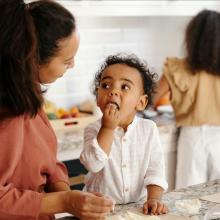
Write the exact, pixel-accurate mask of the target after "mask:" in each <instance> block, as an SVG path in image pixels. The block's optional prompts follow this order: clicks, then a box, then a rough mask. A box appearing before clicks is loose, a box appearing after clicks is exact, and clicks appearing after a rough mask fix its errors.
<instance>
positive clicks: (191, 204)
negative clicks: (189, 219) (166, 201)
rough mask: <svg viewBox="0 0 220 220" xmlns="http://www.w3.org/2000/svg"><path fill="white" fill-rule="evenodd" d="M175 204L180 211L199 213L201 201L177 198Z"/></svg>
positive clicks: (189, 213)
mask: <svg viewBox="0 0 220 220" xmlns="http://www.w3.org/2000/svg"><path fill="white" fill-rule="evenodd" d="M175 206H176V208H177V209H178V211H180V212H182V213H185V214H188V215H195V214H198V213H199V209H200V208H201V202H200V201H199V200H198V199H183V200H177V201H176V202H175Z"/></svg>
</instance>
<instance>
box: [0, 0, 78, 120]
mask: <svg viewBox="0 0 220 220" xmlns="http://www.w3.org/2000/svg"><path fill="white" fill-rule="evenodd" d="M73 31H75V19H74V17H73V15H72V14H71V13H70V12H69V11H67V10H66V9H65V8H63V7H62V6H61V5H59V4H57V3H55V2H53V1H51V0H40V1H36V2H32V3H29V4H25V3H24V1H23V0H0V33H1V34H0V119H4V118H7V117H13V116H19V115H22V114H29V115H30V116H35V115H36V114H37V112H38V111H39V109H40V108H41V107H42V103H43V96H42V91H41V88H40V82H39V65H41V64H46V63H48V62H49V61H50V59H51V58H52V57H53V56H55V55H56V54H57V53H58V52H59V41H60V40H62V39H65V38H67V37H69V36H71V34H72V32H73Z"/></svg>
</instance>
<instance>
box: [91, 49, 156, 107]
mask: <svg viewBox="0 0 220 220" xmlns="http://www.w3.org/2000/svg"><path fill="white" fill-rule="evenodd" d="M114 64H125V65H127V66H129V67H132V68H135V69H136V70H138V72H139V73H140V75H141V78H142V82H143V89H144V94H146V95H147V96H148V104H152V96H153V94H154V92H155V85H156V80H157V78H158V75H157V74H156V73H155V72H151V71H150V70H149V68H148V66H147V63H146V62H145V61H144V60H141V59H139V58H138V57H137V56H136V55H134V54H129V55H126V54H122V53H119V54H116V55H110V56H108V57H107V58H106V59H105V61H104V63H103V64H102V65H101V67H100V69H99V70H98V71H97V72H96V74H95V79H94V85H93V86H94V88H93V94H94V95H95V96H96V95H97V88H98V86H99V85H100V81H101V77H102V74H103V72H104V70H105V69H106V68H107V67H109V66H111V65H114Z"/></svg>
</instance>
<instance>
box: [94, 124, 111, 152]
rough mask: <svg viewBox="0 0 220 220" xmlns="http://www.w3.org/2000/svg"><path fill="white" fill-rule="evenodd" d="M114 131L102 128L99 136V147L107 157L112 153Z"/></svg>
mask: <svg viewBox="0 0 220 220" xmlns="http://www.w3.org/2000/svg"><path fill="white" fill-rule="evenodd" d="M113 137H114V130H113V129H111V128H106V127H103V126H102V127H101V128H100V130H99V133H98V135H97V141H98V143H99V146H100V147H101V148H102V150H103V151H105V153H106V154H107V155H109V153H110V152H111V145H112V142H113Z"/></svg>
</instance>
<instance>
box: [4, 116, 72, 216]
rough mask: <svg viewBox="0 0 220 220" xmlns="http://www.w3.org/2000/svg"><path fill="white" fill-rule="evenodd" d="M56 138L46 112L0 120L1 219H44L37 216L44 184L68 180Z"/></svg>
mask: <svg viewBox="0 0 220 220" xmlns="http://www.w3.org/2000/svg"><path fill="white" fill-rule="evenodd" d="M56 147H57V141H56V137H55V134H54V132H53V129H52V128H51V126H50V124H49V121H48V119H47V117H46V115H45V114H44V113H43V112H40V113H38V114H37V115H36V117H34V118H30V117H29V116H27V115H22V116H19V117H16V118H12V119H8V120H6V121H4V122H0V220H9V219H10V220H12V219H13V220H27V219H28V220H32V219H39V220H46V219H53V216H44V217H39V216H38V215H39V211H40V206H41V200H42V196H43V193H44V189H45V187H46V186H47V184H51V183H55V182H58V181H63V182H67V183H68V174H67V170H66V167H65V166H64V164H62V163H60V162H58V161H57V160H56Z"/></svg>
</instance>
